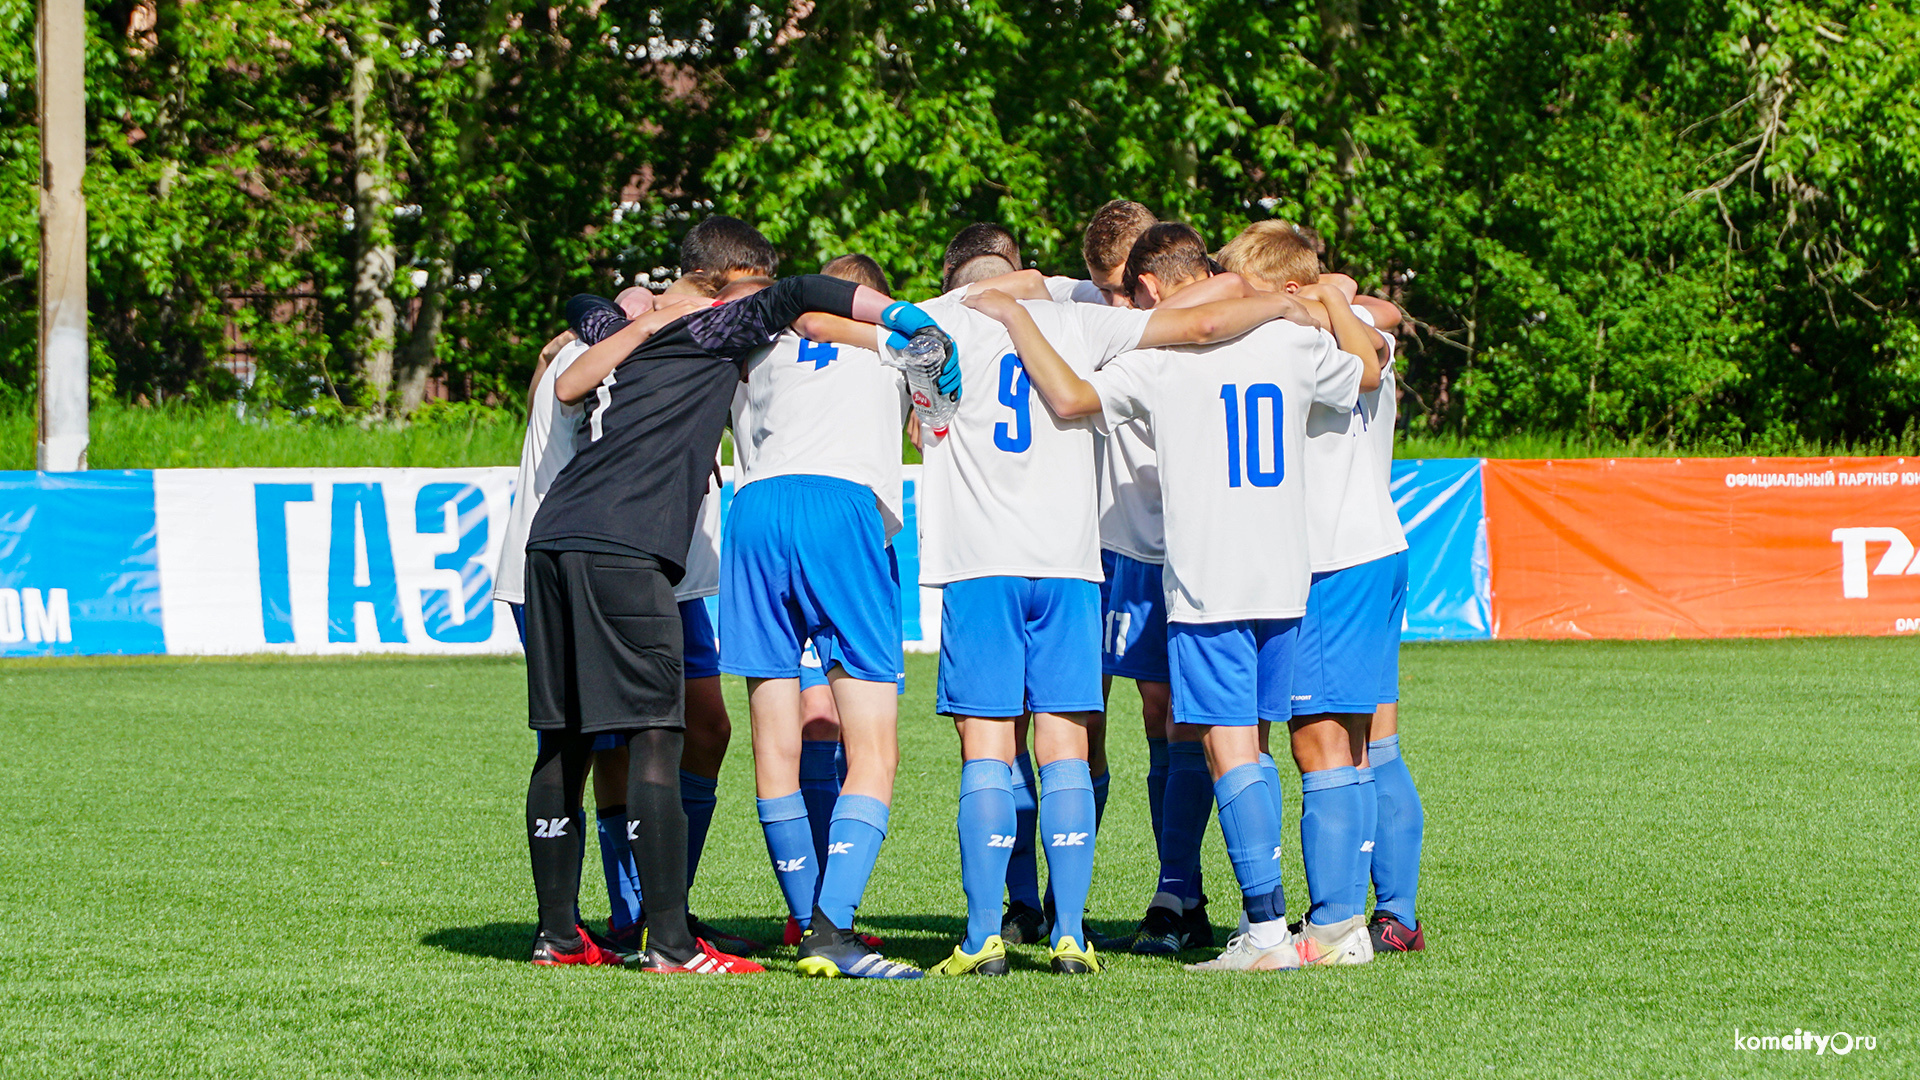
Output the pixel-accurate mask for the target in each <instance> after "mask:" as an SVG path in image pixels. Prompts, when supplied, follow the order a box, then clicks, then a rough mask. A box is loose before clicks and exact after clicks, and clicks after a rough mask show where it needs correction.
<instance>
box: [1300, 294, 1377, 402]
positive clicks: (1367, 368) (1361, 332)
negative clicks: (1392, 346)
mask: <svg viewBox="0 0 1920 1080" xmlns="http://www.w3.org/2000/svg"><path fill="white" fill-rule="evenodd" d="M1300 295H1301V296H1303V297H1305V298H1306V299H1309V300H1313V301H1317V302H1318V303H1319V304H1320V305H1321V306H1323V307H1325V308H1326V309H1327V319H1328V321H1330V322H1331V323H1332V324H1333V337H1334V340H1336V341H1338V342H1339V343H1340V349H1341V351H1342V352H1348V353H1352V354H1353V355H1355V356H1357V357H1359V358H1360V362H1361V364H1362V365H1363V367H1362V369H1361V372H1360V389H1361V390H1377V389H1379V387H1380V350H1379V346H1377V345H1375V344H1374V341H1375V339H1376V338H1378V337H1379V333H1378V332H1377V331H1375V330H1374V329H1373V328H1372V327H1370V326H1368V325H1367V324H1366V323H1363V322H1361V321H1360V317H1359V316H1358V315H1355V314H1354V313H1353V308H1352V306H1351V305H1349V304H1348V303H1347V297H1346V294H1344V293H1342V292H1341V291H1340V289H1339V287H1338V286H1334V285H1328V284H1324V283H1315V284H1313V285H1308V286H1306V287H1305V288H1302V289H1301V290H1300Z"/></svg>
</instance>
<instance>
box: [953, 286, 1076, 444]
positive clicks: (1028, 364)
mask: <svg viewBox="0 0 1920 1080" xmlns="http://www.w3.org/2000/svg"><path fill="white" fill-rule="evenodd" d="M961 303H963V304H965V305H967V306H968V307H970V308H972V309H974V310H975V311H978V312H980V313H981V314H983V315H986V316H989V317H990V318H992V319H994V320H995V321H997V322H999V323H1000V324H1001V325H1002V326H1005V327H1006V328H1007V336H1008V337H1010V338H1012V339H1013V351H1014V352H1016V353H1018V354H1020V366H1021V367H1023V368H1025V369H1026V372H1027V381H1028V382H1030V383H1032V384H1033V388H1034V389H1035V390H1038V391H1039V392H1040V397H1041V399H1042V400H1044V401H1045V402H1046V403H1047V408H1049V409H1052V410H1053V414H1054V415H1055V416H1058V417H1059V418H1060V419H1062V420H1074V419H1077V418H1079V417H1082V416H1092V415H1093V414H1095V413H1097V412H1099V411H1100V394H1099V392H1098V391H1096V390H1095V389H1094V388H1093V384H1092V383H1090V382H1088V381H1087V380H1085V379H1083V378H1081V377H1080V376H1079V375H1077V374H1075V372H1074V370H1073V369H1072V368H1071V367H1068V366H1067V362H1066V360H1065V359H1063V358H1062V357H1061V356H1060V353H1059V350H1057V349H1055V348H1054V347H1053V343H1052V342H1050V341H1048V340H1047V336H1046V335H1045V334H1042V333H1041V332H1040V327H1039V325H1038V324H1037V323H1035V322H1034V321H1033V316H1032V315H1031V314H1029V313H1028V312H1027V309H1026V308H1024V307H1021V306H1020V302H1019V301H1018V300H1015V299H1014V298H1013V297H1011V296H1008V295H1007V294H1006V293H1003V292H1000V291H999V290H997V289H988V290H987V291H986V292H983V293H980V294H979V295H977V296H969V297H967V298H966V299H964V300H962V301H961Z"/></svg>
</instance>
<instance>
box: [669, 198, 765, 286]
mask: <svg viewBox="0 0 1920 1080" xmlns="http://www.w3.org/2000/svg"><path fill="white" fill-rule="evenodd" d="M779 265H780V256H778V255H777V254H775V253H774V250H773V245H772V244H770V243H768V242H767V238H766V237H764V236H762V235H760V230H759V229H756V228H754V227H753V226H751V225H749V224H747V223H746V222H744V221H741V220H740V219H739V218H737V217H728V216H727V215H725V214H714V215H713V216H711V217H709V218H707V219H706V220H704V221H702V222H700V224H698V225H695V226H694V227H693V228H691V229H688V230H687V235H686V236H684V237H682V238H681V240H680V269H681V270H683V271H687V272H692V271H694V270H705V271H707V272H708V273H710V274H714V275H716V276H718V277H721V278H732V277H738V276H740V275H742V274H756V275H763V276H766V277H772V276H773V272H774V270H775V268H777V267H778V266H779Z"/></svg>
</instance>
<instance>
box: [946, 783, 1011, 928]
mask: <svg viewBox="0 0 1920 1080" xmlns="http://www.w3.org/2000/svg"><path fill="white" fill-rule="evenodd" d="M955 827H956V829H957V830H958V832H959V834H960V887H961V889H962V890H963V891H965V892H966V894H967V939H966V941H964V942H962V943H961V948H963V949H965V950H966V951H967V952H970V953H976V952H979V951H980V948H981V946H983V945H985V944H986V943H987V938H989V937H991V936H993V935H994V934H997V933H999V932H1000V894H1001V893H1002V891H1003V890H1004V889H1005V887H1006V881H1007V857H1008V856H1009V855H1011V854H1012V853H1013V768H1012V766H1010V765H1008V764H1007V763H1006V762H1004V761H996V760H994V759H993V758H976V759H975V760H973V761H969V762H966V763H965V764H963V765H961V766H960V811H959V815H958V817H957V819H956V821H955Z"/></svg>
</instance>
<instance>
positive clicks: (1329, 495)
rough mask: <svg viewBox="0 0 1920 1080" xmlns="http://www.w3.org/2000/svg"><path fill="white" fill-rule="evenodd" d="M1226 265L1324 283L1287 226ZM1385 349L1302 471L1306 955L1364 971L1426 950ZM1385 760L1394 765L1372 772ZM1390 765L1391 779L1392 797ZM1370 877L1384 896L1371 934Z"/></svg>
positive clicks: (1287, 286)
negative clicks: (1366, 388) (1408, 755)
mask: <svg viewBox="0 0 1920 1080" xmlns="http://www.w3.org/2000/svg"><path fill="white" fill-rule="evenodd" d="M1220 259H1221V262H1222V263H1223V264H1224V265H1226V266H1228V267H1229V268H1231V269H1234V270H1235V271H1237V272H1239V273H1240V275H1241V276H1242V277H1244V278H1245V279H1246V280H1247V281H1248V282H1249V283H1251V284H1253V285H1254V286H1255V287H1257V288H1265V289H1273V290H1285V291H1290V292H1297V291H1298V290H1299V289H1300V288H1302V287H1303V286H1305V285H1309V284H1312V283H1314V282H1315V281H1318V280H1320V260H1319V257H1318V254H1317V252H1316V251H1315V250H1314V247H1313V244H1312V241H1311V239H1310V238H1308V237H1306V236H1303V235H1301V234H1300V233H1299V232H1298V231H1297V230H1295V229H1293V228H1292V227H1291V226H1289V225H1287V224H1285V223H1283V222H1261V223H1259V224H1258V225H1256V226H1252V227H1249V228H1248V229H1247V231H1246V232H1243V233H1242V234H1241V235H1240V236H1237V237H1235V238H1234V239H1233V240H1232V241H1231V242H1229V243H1228V244H1227V245H1226V247H1224V248H1222V249H1221V252H1220ZM1368 299H1371V298H1368ZM1373 303H1374V304H1385V302H1384V301H1377V300H1376V301H1373ZM1386 306H1387V307H1388V308H1390V309H1391V310H1390V312H1389V314H1390V315H1391V316H1397V315H1398V309H1397V308H1392V306H1391V305H1386ZM1356 310H1357V311H1364V310H1367V309H1360V308H1356ZM1366 317H1367V319H1368V320H1369V321H1371V320H1372V319H1373V317H1374V316H1372V315H1371V314H1369V315H1367V316H1366ZM1381 340H1382V342H1383V344H1384V345H1385V347H1386V356H1387V359H1388V363H1387V365H1386V366H1385V369H1384V372H1383V375H1382V380H1381V386H1380V387H1379V388H1378V389H1376V390H1373V391H1371V392H1368V393H1364V394H1362V395H1360V397H1359V400H1358V401H1357V402H1356V403H1355V404H1354V406H1353V407H1352V408H1351V409H1349V410H1333V409H1328V408H1324V407H1320V406H1316V407H1315V408H1314V410H1313V411H1312V413H1311V414H1309V416H1308V418H1307V446H1306V455H1305V459H1304V461H1303V465H1304V470H1305V476H1306V485H1307V500H1308V507H1309V512H1308V519H1307V520H1308V525H1309V534H1308V539H1309V549H1310V551H1311V554H1312V559H1313V571H1314V573H1313V587H1312V591H1311V593H1310V594H1309V596H1308V600H1307V614H1306V617H1305V619H1304V621H1303V622H1302V623H1301V628H1300V648H1299V656H1298V664H1297V666H1296V669H1295V675H1294V687H1293V695H1292V697H1293V718H1292V721H1291V724H1290V741H1291V743H1292V749H1293V756H1294V760H1295V762H1296V763H1297V764H1298V766H1299V768H1300V772H1301V778H1300V782H1301V789H1302V796H1301V818H1300V850H1301V854H1302V856H1303V857H1304V858H1305V861H1306V869H1307V891H1308V894H1309V896H1310V898H1311V900H1312V907H1311V908H1309V910H1308V912H1307V916H1306V918H1305V919H1304V921H1303V925H1302V928H1301V934H1302V936H1301V942H1300V947H1301V955H1302V956H1303V957H1304V958H1306V959H1307V960H1308V961H1309V962H1314V963H1324V964H1355V963H1365V962H1366V961H1367V960H1369V959H1371V958H1372V956H1373V954H1374V953H1375V951H1376V950H1379V951H1409V950H1414V949H1420V948H1423V947H1424V946H1425V935H1424V934H1423V933H1422V932H1421V930H1420V927H1419V923H1418V922H1417V921H1415V919H1414V913H1413V889H1414V886H1415V882H1416V881H1417V877H1418V872H1419V855H1418V852H1419V843H1420V839H1419V837H1420V829H1421V815H1420V809H1419V796H1418V794H1417V793H1416V792H1415V791H1414V789H1413V782H1412V778H1411V776H1410V775H1409V774H1408V773H1407V770H1406V765H1405V763H1404V762H1403V761H1401V760H1400V757H1399V737H1398V724H1397V721H1398V715H1397V714H1398V709H1397V705H1396V704H1394V703H1397V701H1398V698H1399V692H1398V690H1399V688H1398V682H1399V650H1400V623H1401V620H1402V619H1403V617H1404V613H1405V605H1406V582H1407V554H1406V552H1407V541H1406V535H1405V532H1404V531H1403V530H1402V529H1401V526H1400V517H1399V514H1398V512H1397V511H1396V510H1395V509H1394V505H1393V496H1392V493H1391V490H1390V487H1389V485H1390V481H1391V473H1392V455H1393V422H1394V396H1393V395H1394V380H1393V370H1392V364H1391V360H1392V355H1393V353H1392V346H1391V339H1386V338H1383V339H1381ZM1383 709H1384V710H1386V713H1387V715H1386V717H1385V718H1384V719H1382V718H1379V713H1380V711H1382V710H1383ZM1376 727H1378V728H1380V729H1381V731H1380V733H1378V734H1375V733H1374V731H1375V728H1376ZM1376 742H1377V743H1378V746H1377V747H1375V746H1374V743H1376ZM1375 750H1377V751H1378V756H1379V757H1382V758H1384V761H1370V758H1373V757H1375V756H1376V755H1375V753H1374V751H1375ZM1382 765H1384V766H1385V768H1386V771H1387V773H1388V777H1389V778H1388V782H1387V785H1386V788H1385V789H1384V791H1383V789H1382V788H1381V785H1380V784H1379V776H1380V768H1379V767H1380V766H1382ZM1383 801H1384V804H1385V807H1386V810H1387V814H1386V817H1387V825H1386V828H1385V829H1384V830H1383V829H1381V828H1380V826H1379V820H1380V818H1381V806H1382V802H1383ZM1382 839H1385V840H1386V844H1385V845H1384V846H1385V848H1386V851H1385V852H1384V854H1383V852H1382V850H1381V848H1382V845H1381V843H1380V841H1381V840H1382ZM1409 849H1410V850H1411V852H1412V857H1411V864H1410V865H1409V863H1408V858H1407V855H1408V851H1409ZM1370 877H1379V878H1381V879H1382V880H1383V882H1384V884H1383V885H1382V886H1381V888H1380V897H1381V899H1380V905H1379V908H1378V909H1377V910H1376V912H1375V915H1374V918H1373V919H1372V921H1371V922H1367V920H1366V908H1367V886H1368V883H1369V879H1370ZM1363 923H1366V925H1365V926H1364V928H1363V926H1362V924H1363Z"/></svg>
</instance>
